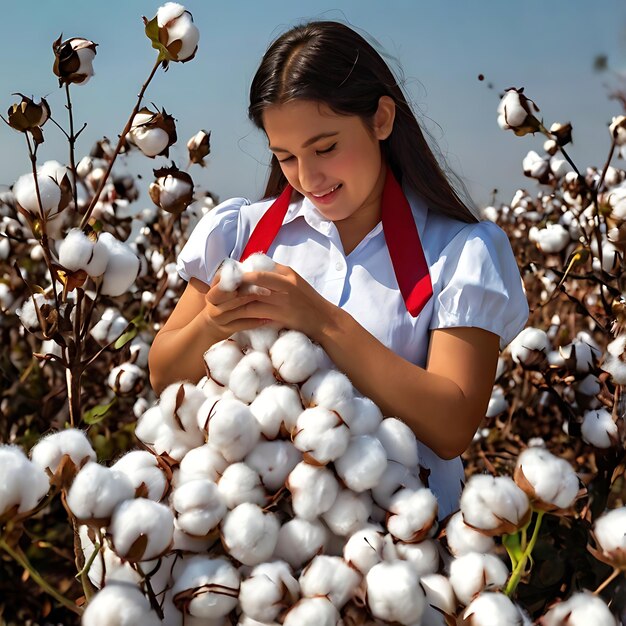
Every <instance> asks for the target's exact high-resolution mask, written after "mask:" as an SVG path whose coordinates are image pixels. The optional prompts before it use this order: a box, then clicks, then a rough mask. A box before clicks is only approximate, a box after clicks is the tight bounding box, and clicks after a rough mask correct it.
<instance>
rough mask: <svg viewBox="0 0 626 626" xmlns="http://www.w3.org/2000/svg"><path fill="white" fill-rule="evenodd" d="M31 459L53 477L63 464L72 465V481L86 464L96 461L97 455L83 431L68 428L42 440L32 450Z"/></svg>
mask: <svg viewBox="0 0 626 626" xmlns="http://www.w3.org/2000/svg"><path fill="white" fill-rule="evenodd" d="M30 458H31V459H32V461H33V463H35V464H36V465H38V466H39V467H41V469H43V470H45V471H46V472H47V473H48V474H49V475H51V476H54V475H55V474H56V473H57V470H59V466H60V465H61V464H62V463H63V464H64V465H67V464H72V465H73V469H72V471H71V472H70V476H69V477H68V478H70V479H71V478H73V476H74V474H75V473H76V472H77V471H78V470H79V469H80V468H81V467H82V466H83V465H84V464H85V463H87V462H88V461H95V460H96V453H95V451H94V449H93V448H92V447H91V443H90V442H89V439H87V435H86V434H85V433H84V432H83V431H82V430H78V429H76V428H68V429H66V430H61V431H59V432H56V433H52V434H50V435H47V436H46V437H44V438H43V439H40V440H39V442H38V443H37V444H35V445H34V446H33V448H32V449H31V451H30ZM61 469H62V468H61Z"/></svg>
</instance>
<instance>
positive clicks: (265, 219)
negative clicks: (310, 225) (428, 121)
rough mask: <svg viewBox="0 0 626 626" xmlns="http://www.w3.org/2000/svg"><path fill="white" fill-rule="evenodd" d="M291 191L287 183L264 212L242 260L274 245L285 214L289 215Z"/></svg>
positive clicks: (265, 252)
mask: <svg viewBox="0 0 626 626" xmlns="http://www.w3.org/2000/svg"><path fill="white" fill-rule="evenodd" d="M291 192H292V188H291V185H287V186H286V187H285V190H284V191H283V192H282V193H281V194H280V196H278V198H276V200H275V201H274V204H272V205H271V206H270V208H269V209H267V211H265V213H263V216H262V217H261V219H260V220H259V222H258V224H257V225H256V226H255V228H254V230H253V231H252V234H251V235H250V239H248V243H247V244H246V247H245V248H244V250H243V252H242V253H241V258H240V259H239V260H240V261H245V260H246V259H247V258H248V257H249V256H250V255H251V254H254V253H255V252H263V254H267V251H268V250H269V249H270V246H271V245H272V241H274V239H276V235H278V231H279V230H280V227H281V226H282V225H283V220H284V219H285V215H287V209H288V208H289V202H290V201H291Z"/></svg>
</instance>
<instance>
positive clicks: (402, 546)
mask: <svg viewBox="0 0 626 626" xmlns="http://www.w3.org/2000/svg"><path fill="white" fill-rule="evenodd" d="M388 537H390V535H388ZM388 547H390V543H389V540H387V541H386V543H385V548H388ZM383 556H384V557H385V559H386V560H393V559H399V560H401V561H406V562H407V563H409V564H410V565H411V566H412V567H413V569H414V570H415V573H416V574H417V575H418V576H419V577H420V578H421V577H422V576H426V575H428V574H434V573H435V572H436V571H437V570H438V569H439V550H438V549H437V544H436V543H435V542H434V541H433V540H432V539H424V540H423V541H420V542H419V543H404V542H402V541H398V542H396V543H394V544H393V551H391V550H387V549H383Z"/></svg>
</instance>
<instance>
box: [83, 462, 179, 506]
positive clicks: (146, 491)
mask: <svg viewBox="0 0 626 626" xmlns="http://www.w3.org/2000/svg"><path fill="white" fill-rule="evenodd" d="M94 456H95V455H94ZM111 469H112V470H113V471H116V472H122V473H123V474H126V476H128V478H129V480H130V482H131V483H132V485H133V487H134V488H135V494H136V495H143V496H144V497H146V498H149V499H150V500H154V501H156V502H158V501H159V500H161V498H163V496H164V495H165V492H166V491H167V488H168V484H167V479H166V478H165V474H164V473H163V470H161V468H160V467H159V463H158V461H157V459H156V458H155V456H154V455H153V454H150V452H147V451H146V450H133V451H131V452H127V453H126V454H125V455H124V456H122V457H120V458H119V459H118V460H117V461H116V462H115V463H114V464H113V465H112V466H111Z"/></svg>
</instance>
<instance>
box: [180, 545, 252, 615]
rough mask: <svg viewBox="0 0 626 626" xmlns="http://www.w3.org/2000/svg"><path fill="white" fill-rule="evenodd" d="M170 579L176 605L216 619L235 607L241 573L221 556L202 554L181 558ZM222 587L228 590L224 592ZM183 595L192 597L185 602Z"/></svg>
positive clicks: (192, 613) (192, 612)
mask: <svg viewBox="0 0 626 626" xmlns="http://www.w3.org/2000/svg"><path fill="white" fill-rule="evenodd" d="M173 579H174V584H173V586H172V596H173V598H174V604H176V605H177V606H179V608H180V607H181V606H186V609H187V610H186V612H187V613H188V614H189V615H193V616H195V617H202V618H210V619H215V618H218V617H222V616H224V615H227V614H228V613H230V612H231V611H232V610H233V609H234V608H235V607H236V606H237V595H238V594H239V585H240V580H241V579H240V574H239V572H238V571H237V569H236V568H235V567H234V566H233V565H232V564H231V563H230V561H227V560H226V559H224V558H216V559H212V558H209V557H207V556H205V555H202V556H192V557H188V558H185V559H182V560H181V561H179V562H178V563H177V564H176V567H175V568H174V572H173ZM225 590H228V591H229V593H224V591H225ZM190 591H191V592H194V593H192V594H190V593H189V592H190ZM179 594H180V595H179ZM185 596H186V597H189V596H191V598H192V599H191V601H189V602H188V603H187V601H186V599H185Z"/></svg>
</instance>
